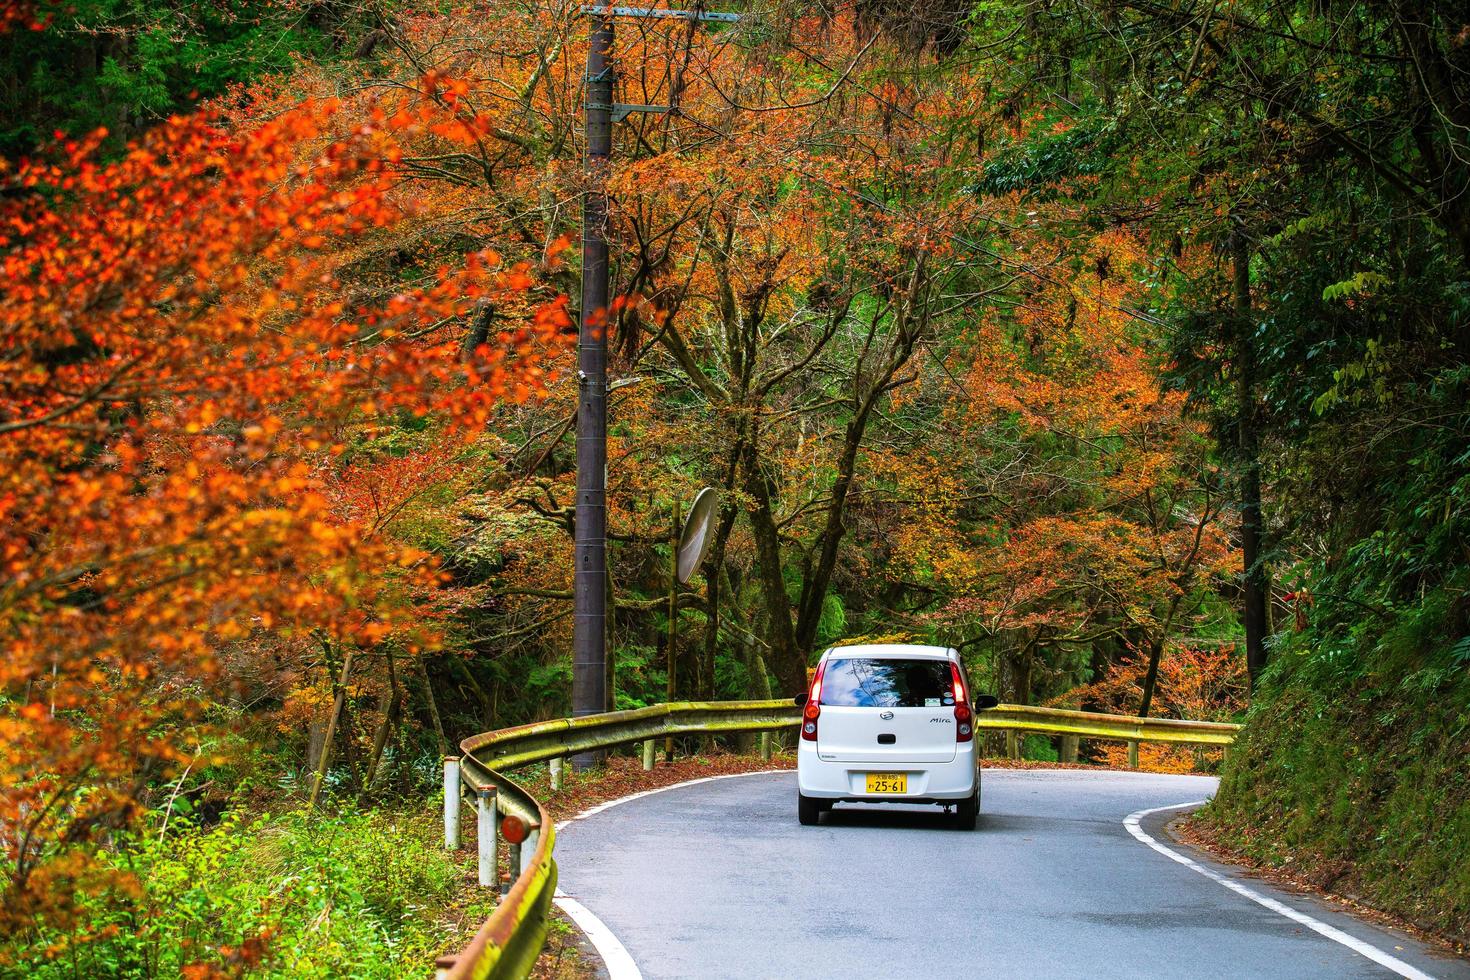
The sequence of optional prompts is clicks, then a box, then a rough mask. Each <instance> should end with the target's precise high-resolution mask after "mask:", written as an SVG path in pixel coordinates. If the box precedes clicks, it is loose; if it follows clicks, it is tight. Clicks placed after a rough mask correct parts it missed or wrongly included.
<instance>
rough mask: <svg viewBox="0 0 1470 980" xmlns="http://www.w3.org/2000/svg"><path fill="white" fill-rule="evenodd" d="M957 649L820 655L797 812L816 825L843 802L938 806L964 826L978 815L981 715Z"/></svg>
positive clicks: (805, 729)
mask: <svg viewBox="0 0 1470 980" xmlns="http://www.w3.org/2000/svg"><path fill="white" fill-rule="evenodd" d="M969 698H970V685H969V684H968V683H967V682H966V680H965V668H964V665H963V664H962V663H961V662H960V655H959V653H958V652H956V651H954V650H951V649H949V648H948V647H931V646H914V645H909V644H890V643H885V644H871V645H854V646H841V647H833V648H831V649H830V650H827V651H826V652H825V653H823V654H822V656H821V658H820V659H819V660H818V661H817V666H816V671H815V673H814V674H813V675H812V683H811V689H810V690H809V691H807V692H806V693H805V694H799V695H797V697H796V703H797V704H799V705H801V706H802V707H803V710H802V717H801V739H800V740H799V742H798V743H797V744H798V751H797V756H796V760H797V763H796V781H797V787H798V790H797V791H798V796H797V815H798V817H800V819H801V822H802V823H803V824H814V823H817V822H818V821H819V820H820V819H821V815H822V814H823V813H825V812H826V811H828V810H830V809H832V804H834V803H837V802H839V801H852V802H859V803H935V804H939V805H940V806H943V807H945V809H946V810H947V809H949V808H950V807H953V808H955V811H956V814H957V821H956V822H957V823H958V825H959V827H960V828H961V829H964V830H973V829H974V828H975V818H976V817H977V816H978V814H979V812H980V762H979V756H980V753H979V752H978V750H977V749H976V744H975V712H976V711H983V710H985V709H986V708H993V707H995V704H996V701H995V698H994V697H991V696H990V695H988V694H985V695H980V696H978V697H976V698H975V700H974V703H973V704H972V703H971V701H970V700H969Z"/></svg>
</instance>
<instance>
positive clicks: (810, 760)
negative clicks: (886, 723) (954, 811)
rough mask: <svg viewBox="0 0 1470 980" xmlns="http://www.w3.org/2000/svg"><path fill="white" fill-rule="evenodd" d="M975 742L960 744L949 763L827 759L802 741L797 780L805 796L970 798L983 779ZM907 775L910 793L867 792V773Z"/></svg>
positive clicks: (919, 799)
mask: <svg viewBox="0 0 1470 980" xmlns="http://www.w3.org/2000/svg"><path fill="white" fill-rule="evenodd" d="M975 761H976V756H975V746H974V743H973V742H971V743H960V745H959V746H958V750H957V751H956V752H955V757H954V759H952V760H951V761H949V762H908V763H902V762H881V763H880V762H867V763H864V762H824V761H822V760H821V759H820V758H818V757H817V750H816V746H815V745H814V744H813V743H811V742H808V741H805V740H802V741H801V742H800V743H799V748H798V749H797V753H796V781H797V785H798V786H799V787H800V788H801V793H802V795H803V796H810V797H813V798H815V799H820V800H832V801H837V800H855V801H861V802H864V803H936V802H950V801H954V800H963V799H967V798H968V797H970V796H971V795H973V794H974V792H975V789H976V787H977V786H978V785H979V781H980V770H979V768H978V767H977V766H976V764H975ZM876 772H884V773H887V772H901V773H906V774H907V775H908V792H907V793H903V794H897V793H882V794H876V793H868V792H867V791H866V784H867V775H868V773H876Z"/></svg>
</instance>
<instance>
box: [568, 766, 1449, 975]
mask: <svg viewBox="0 0 1470 980" xmlns="http://www.w3.org/2000/svg"><path fill="white" fill-rule="evenodd" d="M1214 788H1215V781H1214V780H1213V779H1211V778H1208V777H1203V776H1158V775H1148V774H1141V773H1112V772H1096V771H1083V770H1031V771H1015V770H987V771H986V773H985V777H984V800H983V804H982V809H981V816H980V826H979V829H978V830H976V831H974V832H971V833H966V832H962V831H956V830H953V829H950V827H949V826H948V825H947V823H946V822H945V821H944V820H942V819H941V818H940V816H939V810H938V808H923V809H920V808H899V807H894V806H888V807H874V808H858V807H854V806H846V805H840V806H839V807H838V808H837V809H835V810H834V811H833V812H832V813H831V814H829V815H827V816H826V817H825V818H824V819H823V823H822V825H821V826H819V827H801V826H799V825H798V824H797V822H796V776H795V773H790V772H785V773H769V774H760V775H754V776H745V777H740V778H733V779H716V780H711V781H707V782H701V783H696V784H686V785H683V786H679V787H675V788H672V789H669V790H666V791H661V792H655V793H652V794H649V795H646V796H643V797H642V798H639V799H632V800H629V801H627V802H624V803H621V804H619V805H615V806H611V807H609V808H607V809H600V810H599V811H595V812H593V813H591V814H589V815H586V816H584V817H582V818H579V819H577V820H574V821H571V822H569V823H568V824H567V825H566V826H565V827H564V829H562V830H561V831H559V834H558V838H557V844H556V858H557V862H558V864H559V865H560V868H561V878H560V884H561V889H562V891H563V892H564V893H565V894H566V895H567V896H569V897H571V898H572V899H574V900H575V901H576V902H578V903H580V904H581V905H582V906H584V907H585V908H586V909H588V910H590V911H591V912H592V913H593V915H595V916H596V917H597V918H598V919H600V920H601V923H602V924H605V926H606V927H607V929H608V930H610V931H611V932H612V933H613V934H614V935H615V936H616V937H617V939H618V940H620V941H621V943H622V945H623V946H624V947H625V948H626V950H627V953H628V954H630V955H631V957H632V960H633V962H634V963H636V966H637V971H641V973H642V975H643V976H644V977H647V978H650V980H653V978H663V977H670V978H699V980H704V978H723V977H731V978H748V977H758V978H786V977H793V978H798V977H799V978H823V977H924V976H946V975H951V976H975V975H983V976H992V977H1087V978H1101V977H1119V978H1123V977H1127V978H1138V977H1219V978H1232V980H1234V978H1244V977H1333V978H1339V977H1391V976H1395V975H1408V976H1416V977H1423V976H1431V977H1438V978H1445V980H1470V963H1467V962H1466V961H1463V960H1458V959H1449V958H1444V957H1440V956H1436V955H1432V954H1430V953H1428V952H1427V951H1426V950H1425V949H1424V948H1422V947H1421V946H1419V945H1418V944H1417V943H1415V942H1413V941H1412V940H1410V939H1409V938H1408V937H1406V936H1403V935H1402V934H1398V933H1394V932H1389V931H1387V930H1384V929H1381V928H1378V927H1375V926H1372V925H1369V924H1367V923H1365V922H1363V921H1361V920H1358V919H1355V918H1352V917H1350V916H1347V915H1344V914H1342V913H1340V912H1338V911H1335V910H1334V909H1333V908H1331V907H1329V906H1328V905H1326V904H1325V903H1322V902H1318V901H1316V900H1313V899H1309V898H1305V897H1302V896H1297V895H1294V894H1291V893H1288V892H1283V891H1281V890H1278V889H1274V888H1272V887H1271V886H1269V885H1267V884H1265V883H1264V882H1261V881H1259V880H1256V879H1250V878H1244V877H1240V876H1238V875H1236V874H1234V873H1233V872H1231V871H1228V870H1226V869H1224V868H1223V867H1222V866H1220V865H1216V864H1212V863H1210V862H1208V861H1207V860H1205V859H1204V858H1203V857H1202V856H1201V855H1199V853H1198V852H1195V851H1192V850H1190V849H1188V848H1185V847H1183V846H1182V845H1177V844H1175V843H1173V841H1172V840H1171V839H1170V838H1169V837H1168V835H1167V834H1165V833H1164V832H1163V824H1164V823H1165V822H1166V821H1167V820H1169V819H1170V818H1171V816H1172V813H1170V812H1161V813H1155V814H1151V815H1148V816H1144V817H1143V818H1142V819H1141V828H1140V831H1139V832H1140V834H1141V835H1143V836H1144V837H1152V838H1153V839H1154V840H1156V841H1157V842H1158V843H1159V844H1160V845H1162V846H1165V847H1167V849H1169V850H1172V851H1174V852H1176V853H1179V854H1182V855H1187V856H1188V857H1190V858H1192V859H1194V860H1195V861H1197V862H1199V864H1200V865H1201V866H1204V867H1205V868H1206V869H1207V870H1211V871H1213V872H1214V873H1215V874H1216V875H1222V876H1223V877H1224V879H1225V881H1226V882H1227V883H1229V882H1233V883H1234V884H1235V887H1236V888H1240V887H1242V886H1244V888H1246V889H1248V890H1249V891H1251V892H1253V893H1255V894H1256V895H1257V896H1259V897H1260V898H1261V899H1264V900H1265V901H1266V902H1268V903H1270V902H1271V901H1273V900H1274V901H1276V902H1279V903H1282V906H1284V907H1285V911H1286V912H1288V913H1290V912H1291V911H1292V910H1295V911H1296V914H1297V916H1298V921H1293V919H1291V918H1288V917H1287V916H1286V915H1285V914H1283V910H1282V908H1277V909H1274V910H1273V909H1272V908H1268V907H1265V906H1263V905H1262V904H1260V902H1259V901H1258V900H1252V898H1250V897H1248V896H1246V895H1243V894H1240V893H1239V892H1237V891H1232V890H1231V887H1230V885H1229V884H1222V883H1221V881H1219V880H1214V879H1212V878H1210V877H1207V876H1206V875H1204V874H1201V873H1199V872H1198V871H1196V870H1195V869H1194V868H1191V867H1188V866H1186V865H1184V864H1182V863H1179V862H1178V861H1177V860H1176V859H1171V858H1170V857H1169V856H1168V855H1167V854H1164V853H1160V852H1159V851H1157V850H1155V849H1152V848H1150V847H1149V846H1148V845H1147V843H1146V842H1145V841H1143V840H1140V839H1138V838H1136V837H1135V835H1134V834H1132V833H1130V831H1129V829H1128V828H1126V827H1125V826H1124V820H1125V818H1126V817H1128V816H1129V815H1130V814H1133V813H1136V812H1137V811H1140V810H1145V809H1149V808H1153V807H1167V806H1171V805H1174V804H1179V803H1184V802H1188V801H1192V800H1200V799H1203V798H1205V797H1207V796H1209V795H1210V794H1211V793H1213V792H1214ZM584 918H585V917H584ZM1312 922H1316V923H1317V925H1316V926H1314V925H1311V924H1310V923H1312ZM594 925H596V924H595V923H594ZM1318 926H1321V927H1322V929H1321V930H1319V929H1318ZM1322 930H1325V931H1327V932H1329V933H1331V932H1333V931H1334V930H1336V931H1338V935H1339V937H1340V938H1341V939H1342V940H1343V941H1341V942H1340V941H1334V940H1333V939H1331V938H1327V937H1325V936H1324V935H1322V934H1320V932H1321V931H1322ZM1344 934H1345V935H1344ZM1353 942H1356V943H1358V944H1359V946H1360V950H1355V949H1354V948H1352V947H1351V945H1350V944H1351V943H1353ZM1345 943H1347V944H1345ZM604 944H605V943H604ZM1364 950H1366V951H1367V952H1366V955H1365V952H1364ZM1370 957H1376V959H1377V960H1378V961H1377V962H1375V959H1374V958H1370ZM610 962H612V964H613V965H614V971H613V973H614V978H615V980H621V978H622V977H623V976H628V975H636V974H635V972H634V971H630V970H627V969H626V968H624V969H622V970H619V969H617V959H616V957H615V956H614V957H613V958H611V960H610ZM1384 963H1387V964H1388V965H1387V966H1385V965H1383V964H1384Z"/></svg>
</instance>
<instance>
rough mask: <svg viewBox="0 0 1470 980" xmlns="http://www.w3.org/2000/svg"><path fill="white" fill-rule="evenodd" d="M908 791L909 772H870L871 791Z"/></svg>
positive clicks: (869, 790)
mask: <svg viewBox="0 0 1470 980" xmlns="http://www.w3.org/2000/svg"><path fill="white" fill-rule="evenodd" d="M908 791H909V774H908V773H906V772H870V773H868V792H869V793H907V792H908Z"/></svg>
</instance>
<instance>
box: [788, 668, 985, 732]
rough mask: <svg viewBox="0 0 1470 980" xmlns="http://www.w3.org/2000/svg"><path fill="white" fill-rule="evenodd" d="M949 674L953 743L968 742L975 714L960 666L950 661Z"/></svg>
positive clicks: (973, 725) (972, 730)
mask: <svg viewBox="0 0 1470 980" xmlns="http://www.w3.org/2000/svg"><path fill="white" fill-rule="evenodd" d="M949 673H950V678H951V679H952V680H953V681H954V731H955V741H957V742H968V741H970V740H971V739H973V738H974V737H975V713H974V712H973V711H971V710H970V696H969V692H968V691H966V690H965V680H964V678H963V677H961V676H960V665H959V664H957V663H954V662H953V661H951V662H950V665H949ZM814 737H815V736H814Z"/></svg>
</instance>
